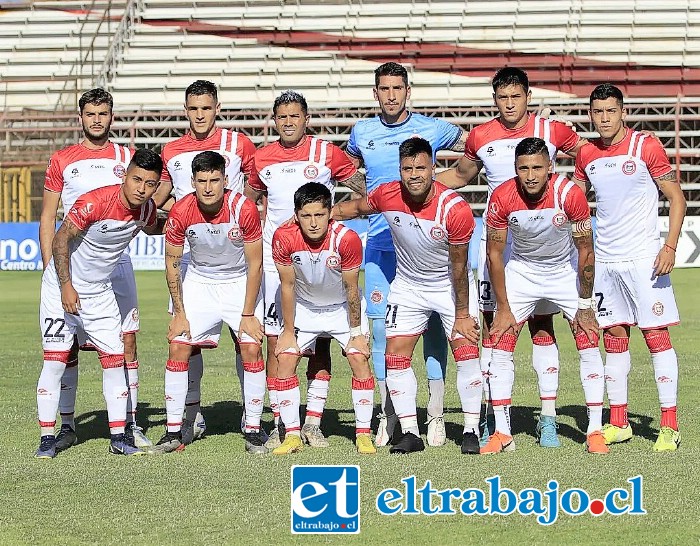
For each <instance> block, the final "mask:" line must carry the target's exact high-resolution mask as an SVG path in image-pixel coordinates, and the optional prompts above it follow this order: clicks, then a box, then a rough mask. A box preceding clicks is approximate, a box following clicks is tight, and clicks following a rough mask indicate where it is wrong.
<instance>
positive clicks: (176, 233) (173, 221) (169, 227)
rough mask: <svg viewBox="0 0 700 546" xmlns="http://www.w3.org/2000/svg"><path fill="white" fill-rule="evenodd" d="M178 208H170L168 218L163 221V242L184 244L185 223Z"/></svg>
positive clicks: (174, 244) (176, 244)
mask: <svg viewBox="0 0 700 546" xmlns="http://www.w3.org/2000/svg"><path fill="white" fill-rule="evenodd" d="M180 208H181V207H178V206H177V203H175V206H174V207H173V208H172V209H170V214H168V220H167V222H165V242H166V243H168V244H169V245H173V246H184V245H185V227H186V226H185V224H184V221H183V219H182V215H181V214H180Z"/></svg>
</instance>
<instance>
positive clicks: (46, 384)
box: [36, 150, 163, 458]
mask: <svg viewBox="0 0 700 546" xmlns="http://www.w3.org/2000/svg"><path fill="white" fill-rule="evenodd" d="M162 167H163V165H162V162H161V159H160V156H158V154H156V153H155V152H152V151H150V150H138V151H137V152H136V153H135V154H134V157H133V159H132V160H131V162H130V163H129V166H128V168H127V169H126V174H125V175H124V182H123V184H121V185H113V186H105V187H102V188H98V189H95V190H92V191H89V192H87V193H86V194H84V195H82V196H80V197H78V198H77V200H76V201H75V203H74V204H73V207H72V208H71V209H70V212H69V213H68V214H67V216H66V218H65V220H64V221H63V224H62V225H61V227H60V229H59V230H58V232H57V233H56V235H55V236H54V238H53V243H52V248H53V259H52V260H51V261H50V262H49V264H48V265H47V267H46V270H45V271H44V275H43V276H42V280H41V307H40V313H39V324H40V327H41V330H42V339H43V349H44V366H43V368H42V371H41V375H40V376H39V382H38V384H37V390H36V398H37V408H38V414H39V426H40V427H41V442H40V444H39V449H38V450H37V452H36V456H37V457H38V458H53V457H55V456H56V451H57V450H56V437H55V436H54V427H55V426H56V410H58V406H59V395H60V392H61V376H62V375H63V373H64V371H65V369H66V364H67V363H68V360H69V354H70V351H71V347H72V345H73V338H74V336H76V335H77V334H78V333H80V334H81V335H84V336H85V337H86V339H87V341H88V342H89V343H91V344H92V345H93V346H95V348H96V349H97V354H98V357H99V360H100V364H101V365H102V385H103V393H104V397H105V402H106V403H107V416H108V419H109V430H110V435H111V442H110V446H109V451H110V453H114V454H120V455H137V454H140V453H143V452H142V451H141V450H140V449H138V448H136V447H135V446H134V445H133V443H132V439H131V438H130V437H128V436H125V434H124V431H125V427H126V423H127V401H128V397H129V388H128V385H127V382H126V377H125V374H124V343H123V342H122V335H121V315H120V313H119V305H118V304H117V300H116V297H115V294H114V290H113V288H112V283H111V281H110V279H111V278H112V274H113V273H114V270H115V269H116V268H117V266H118V264H119V261H120V260H121V259H122V254H123V253H124V251H125V250H126V248H127V246H129V243H130V242H131V240H132V239H133V238H134V237H135V236H136V235H137V234H138V232H139V231H141V230H144V231H149V232H150V231H155V230H156V229H157V226H156V206H155V203H154V202H153V200H152V199H151V197H152V196H153V194H154V193H155V191H156V189H157V187H158V179H159V178H160V171H161V169H162Z"/></svg>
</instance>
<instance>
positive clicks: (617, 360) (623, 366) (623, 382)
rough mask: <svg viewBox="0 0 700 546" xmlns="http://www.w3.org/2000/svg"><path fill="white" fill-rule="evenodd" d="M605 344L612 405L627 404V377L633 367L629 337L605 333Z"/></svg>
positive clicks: (606, 387) (607, 382) (606, 382)
mask: <svg viewBox="0 0 700 546" xmlns="http://www.w3.org/2000/svg"><path fill="white" fill-rule="evenodd" d="M603 344H604V345H605V366H604V370H605V390H606V392H607V393H608V402H609V403H610V405H611V406H618V405H626V404H627V377H628V375H629V373H630V368H631V367H632V357H631V355H630V352H629V338H624V337H613V336H611V335H610V334H604V335H603Z"/></svg>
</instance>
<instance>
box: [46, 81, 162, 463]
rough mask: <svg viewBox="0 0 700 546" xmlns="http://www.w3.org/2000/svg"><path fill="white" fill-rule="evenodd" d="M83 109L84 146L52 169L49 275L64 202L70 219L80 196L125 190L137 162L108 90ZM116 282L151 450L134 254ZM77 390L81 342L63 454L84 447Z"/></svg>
mask: <svg viewBox="0 0 700 546" xmlns="http://www.w3.org/2000/svg"><path fill="white" fill-rule="evenodd" d="M78 106H79V108H80V122H81V125H82V129H83V140H82V141H81V142H80V143H79V144H75V145H73V146H68V147H67V148H64V149H62V150H59V151H58V152H56V153H55V154H53V155H52V156H51V159H50V161H49V166H48V168H47V169H46V181H45V183H44V195H43V200H42V208H41V217H40V220H39V242H40V246H41V257H42V261H43V263H44V269H46V267H47V266H48V264H49V260H50V259H51V245H52V243H53V238H54V233H55V232H56V214H57V212H58V204H59V200H60V201H61V202H62V203H63V211H64V215H65V214H68V211H69V210H70V209H71V208H72V207H73V205H74V204H75V201H76V199H78V197H79V196H81V195H83V194H85V193H87V192H89V191H91V190H93V189H96V188H101V187H104V186H111V185H114V184H121V183H122V180H123V178H124V172H125V171H126V166H127V165H128V164H129V161H130V160H131V156H132V151H131V150H130V149H129V148H127V147H125V146H120V145H119V144H116V143H114V142H111V141H110V140H109V131H110V127H111V125H112V122H113V121H114V114H113V112H112V107H113V100H112V95H110V94H109V93H108V92H106V91H105V90H104V89H99V88H97V89H91V90H90V91H87V92H85V93H83V95H82V96H81V97H80V100H79V101H78ZM110 280H111V283H112V289H113V290H114V294H115V296H116V298H117V304H118V306H119V314H120V316H121V321H122V325H121V331H122V334H123V337H124V356H125V360H126V365H125V367H126V368H125V374H126V375H127V382H128V385H129V399H128V410H127V421H128V423H127V429H126V430H127V434H128V435H129V436H131V437H133V441H134V443H135V444H136V445H137V446H138V447H147V446H150V445H151V443H150V441H149V440H148V438H146V436H145V435H144V434H143V431H142V430H141V428H140V427H138V426H137V425H136V409H137V408H136V407H137V402H138V388H139V377H138V368H139V361H138V356H137V350H136V332H138V331H139V309H138V298H137V294H136V281H135V280H134V270H133V267H132V265H131V258H130V257H129V253H128V252H124V254H123V255H122V257H121V259H120V260H119V263H118V264H117V267H116V268H115V269H114V272H113V274H112V277H111V279H110ZM77 388H78V342H77V341H76V343H75V344H74V346H73V348H72V349H71V354H70V357H69V358H68V362H67V364H66V369H65V372H64V374H63V377H62V378H61V394H60V400H59V412H60V414H61V429H60V431H59V433H58V436H57V437H56V450H57V451H62V450H64V449H67V448H69V447H71V446H73V445H75V444H76V443H78V437H77V434H76V432H75V398H76V394H77Z"/></svg>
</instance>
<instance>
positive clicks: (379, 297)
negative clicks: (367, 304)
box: [369, 290, 384, 304]
mask: <svg viewBox="0 0 700 546" xmlns="http://www.w3.org/2000/svg"><path fill="white" fill-rule="evenodd" d="M383 300H384V294H382V293H381V291H380V290H372V293H371V294H370V295H369V301H371V302H372V303H374V304H378V303H382V301H383Z"/></svg>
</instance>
